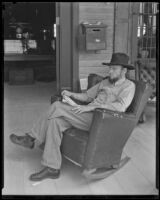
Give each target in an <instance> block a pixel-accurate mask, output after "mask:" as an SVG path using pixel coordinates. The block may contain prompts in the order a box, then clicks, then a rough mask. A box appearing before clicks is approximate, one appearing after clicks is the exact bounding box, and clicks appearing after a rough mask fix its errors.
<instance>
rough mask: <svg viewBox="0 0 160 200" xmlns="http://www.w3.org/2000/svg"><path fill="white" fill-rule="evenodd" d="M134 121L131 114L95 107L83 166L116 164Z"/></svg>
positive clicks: (135, 121) (95, 166)
mask: <svg viewBox="0 0 160 200" xmlns="http://www.w3.org/2000/svg"><path fill="white" fill-rule="evenodd" d="M136 123H137V120H136V117H135V116H134V115H132V114H127V113H121V112H115V111H111V110H108V109H99V108H97V109H96V110H95V111H94V116H93V120H92V124H91V128H90V131H89V138H88V143H87V148H86V152H85V160H84V167H85V168H87V169H91V168H98V167H102V166H107V165H110V164H118V161H119V159H120V157H121V153H122V150H123V147H124V145H125V143H126V142H127V140H128V138H129V136H130V134H131V133H132V131H133V129H134V127H135V126H136Z"/></svg>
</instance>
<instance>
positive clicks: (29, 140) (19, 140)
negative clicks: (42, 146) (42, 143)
mask: <svg viewBox="0 0 160 200" xmlns="http://www.w3.org/2000/svg"><path fill="white" fill-rule="evenodd" d="M10 140H11V141H12V142H13V143H14V144H18V145H21V146H23V147H27V148H29V149H33V147H34V140H35V138H33V137H31V136H30V135H28V134H27V133H26V135H25V136H17V135H15V134H11V135H10Z"/></svg>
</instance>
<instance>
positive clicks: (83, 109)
mask: <svg viewBox="0 0 160 200" xmlns="http://www.w3.org/2000/svg"><path fill="white" fill-rule="evenodd" d="M94 109H95V107H94V106H89V105H87V106H84V105H78V106H74V108H72V110H73V111H75V113H78V114H80V113H84V112H89V111H92V110H94Z"/></svg>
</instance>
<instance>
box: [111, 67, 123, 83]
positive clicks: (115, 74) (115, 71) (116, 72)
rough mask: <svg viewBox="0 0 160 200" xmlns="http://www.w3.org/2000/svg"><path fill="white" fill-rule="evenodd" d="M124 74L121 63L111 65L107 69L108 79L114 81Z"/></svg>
mask: <svg viewBox="0 0 160 200" xmlns="http://www.w3.org/2000/svg"><path fill="white" fill-rule="evenodd" d="M123 74H124V68H123V67H122V66H121V65H111V66H110V69H109V81H110V83H115V82H116V81H118V80H119V79H120V78H121V77H122V76H123Z"/></svg>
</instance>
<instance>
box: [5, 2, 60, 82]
mask: <svg viewBox="0 0 160 200" xmlns="http://www.w3.org/2000/svg"><path fill="white" fill-rule="evenodd" d="M55 4H56V3H55V2H46V3H44V2H17V3H12V2H5V3H4V10H3V23H4V81H5V82H9V83H10V84H28V83H29V84H30V83H33V82H34V81H44V82H50V81H55V80H56V30H55V27H56V5H55Z"/></svg>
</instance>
